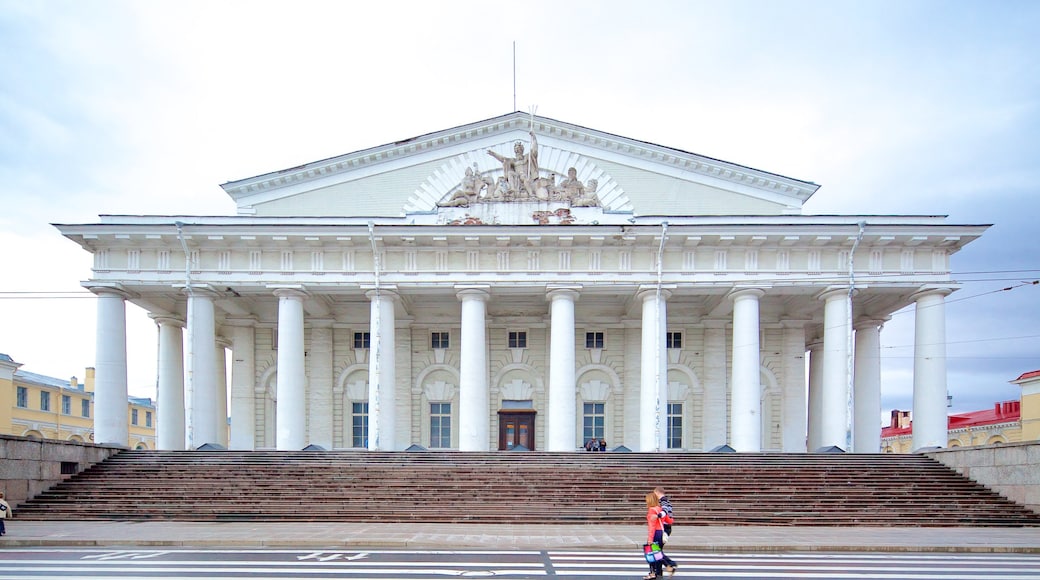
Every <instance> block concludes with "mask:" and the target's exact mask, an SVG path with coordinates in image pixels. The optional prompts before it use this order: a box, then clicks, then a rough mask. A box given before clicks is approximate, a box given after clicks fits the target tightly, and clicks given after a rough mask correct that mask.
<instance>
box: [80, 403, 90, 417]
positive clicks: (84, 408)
mask: <svg viewBox="0 0 1040 580" xmlns="http://www.w3.org/2000/svg"><path fill="white" fill-rule="evenodd" d="M79 414H80V416H81V417H89V416H90V399H83V400H81V401H80V412H79Z"/></svg>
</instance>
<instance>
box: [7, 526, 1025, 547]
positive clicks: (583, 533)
mask: <svg viewBox="0 0 1040 580" xmlns="http://www.w3.org/2000/svg"><path fill="white" fill-rule="evenodd" d="M645 541H646V528H645V527H644V526H642V525H632V526H629V525H601V524H578V525H573V524H567V525H564V524H560V525H555V524H531V525H521V524H493V525H479V526H478V525H475V524H428V523H407V524H387V523H327V522H300V523H294V522H181V521H101V522H99V521H88V520H75V521H19V520H18V519H17V518H12V519H8V520H7V535H5V536H3V537H0V550H3V548H11V547H104V548H120V547H127V548H130V547H133V548H142V547H145V548H153V547H166V548H211V549H214V548H220V549H232V548H281V549H293V548H307V549H311V548H323V549H335V550H343V549H351V550H356V549H369V550H372V549H413V550H414V549H423V550H492V549H494V550H618V549H624V550H627V549H633V550H634V549H639V547H640V546H642V545H643V543H644V542H645ZM668 548H669V549H671V550H682V551H687V552H720V553H723V552H808V551H820V552H978V553H984V552H990V553H995V552H1012V553H1040V527H1033V528H971V527H959V528H919V527H903V528H897V527H825V526H812V527H809V526H799V527H789V526H678V525H677V526H676V527H675V529H674V530H673V534H672V537H671V538H670V540H669V542H668Z"/></svg>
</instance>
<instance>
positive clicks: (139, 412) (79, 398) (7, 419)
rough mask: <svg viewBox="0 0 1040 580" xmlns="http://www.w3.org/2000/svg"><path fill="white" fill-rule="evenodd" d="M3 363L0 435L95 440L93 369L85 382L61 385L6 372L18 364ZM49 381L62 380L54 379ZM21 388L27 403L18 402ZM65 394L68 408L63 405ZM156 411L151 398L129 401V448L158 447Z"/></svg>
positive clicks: (14, 371)
mask: <svg viewBox="0 0 1040 580" xmlns="http://www.w3.org/2000/svg"><path fill="white" fill-rule="evenodd" d="M0 366H2V367H3V368H0V434H4V435H14V436H18V437H31V438H37V439H52V440H56V441H69V442H74V443H90V442H92V441H93V440H94V393H93V390H94V384H93V383H94V369H92V368H88V369H86V371H87V372H86V374H85V380H84V382H83V383H72V382H69V383H66V385H67V386H60V385H59V384H42V383H39V382H35V381H32V380H28V379H27V378H26V377H25V375H24V374H19V373H18V372H17V371H16V370H12V372H10V373H5V372H3V369H5V368H8V367H11V368H12V369H16V368H17V367H18V366H19V365H18V364H17V363H13V364H5V365H0ZM50 382H54V383H57V382H59V381H58V380H57V379H54V380H52V381H50ZM19 389H24V393H25V399H24V405H19V402H20V401H19V400H18V392H19ZM44 393H46V395H47V399H48V400H49V409H46V410H45V409H43V396H44ZM66 397H67V400H68V408H67V409H66V408H65V407H64V404H63V400H64V398H66ZM84 404H86V413H85V414H84V412H83V410H84ZM66 411H68V412H66ZM155 411H156V409H155V405H154V404H152V402H151V400H150V399H143V398H131V399H130V400H129V401H127V409H126V413H127V423H128V425H129V426H130V427H129V434H130V436H129V438H128V441H127V446H128V447H130V448H131V449H155V448H156V445H155V422H156V413H155ZM135 413H136V416H137V420H136V421H135V420H134V415H135Z"/></svg>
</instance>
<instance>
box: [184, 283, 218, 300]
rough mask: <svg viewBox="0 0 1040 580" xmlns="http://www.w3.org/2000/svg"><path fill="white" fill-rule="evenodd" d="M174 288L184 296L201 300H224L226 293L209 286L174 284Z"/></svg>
mask: <svg viewBox="0 0 1040 580" xmlns="http://www.w3.org/2000/svg"><path fill="white" fill-rule="evenodd" d="M173 287H174V288H177V289H179V290H180V291H181V293H182V294H186V295H188V296H196V297H201V298H209V299H211V300H213V299H216V298H223V297H224V295H225V293H224V292H221V291H220V290H217V289H216V288H214V287H213V286H210V285H209V284H190V285H189V284H174V285H173Z"/></svg>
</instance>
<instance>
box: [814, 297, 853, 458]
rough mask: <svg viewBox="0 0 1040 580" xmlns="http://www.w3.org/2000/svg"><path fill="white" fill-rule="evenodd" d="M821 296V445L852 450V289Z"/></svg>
mask: <svg viewBox="0 0 1040 580" xmlns="http://www.w3.org/2000/svg"><path fill="white" fill-rule="evenodd" d="M820 299H821V300H824V310H823V382H822V383H821V387H822V389H821V392H820V411H821V414H820V446H821V447H831V446H835V447H840V448H841V449H844V450H845V451H849V450H850V449H849V445H848V440H847V439H848V438H847V436H846V427H847V426H848V416H849V413H848V410H849V405H848V393H849V379H850V377H849V354H850V353H849V320H848V312H849V310H848V307H849V291H848V289H847V288H841V289H836V290H830V291H828V292H824V293H823V294H821V295H820Z"/></svg>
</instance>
